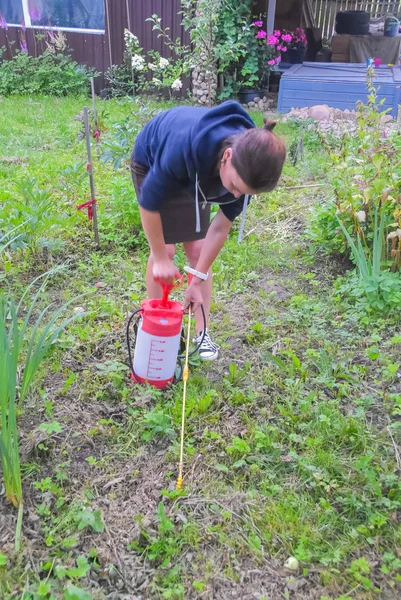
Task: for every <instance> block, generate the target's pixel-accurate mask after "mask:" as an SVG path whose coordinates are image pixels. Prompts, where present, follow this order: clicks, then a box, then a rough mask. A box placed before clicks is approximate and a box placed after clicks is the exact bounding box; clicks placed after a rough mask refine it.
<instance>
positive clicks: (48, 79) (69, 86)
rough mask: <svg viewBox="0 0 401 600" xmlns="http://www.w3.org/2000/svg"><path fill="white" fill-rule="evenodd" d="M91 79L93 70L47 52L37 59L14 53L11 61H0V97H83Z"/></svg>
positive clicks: (18, 52)
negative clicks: (80, 95)
mask: <svg viewBox="0 0 401 600" xmlns="http://www.w3.org/2000/svg"><path fill="white" fill-rule="evenodd" d="M93 75H95V73H94V70H93V69H90V68H88V67H85V66H83V65H79V64H78V63H76V62H75V61H73V60H72V58H71V57H70V56H69V55H68V54H61V53H53V52H51V51H50V50H48V49H47V50H45V51H44V52H43V54H41V55H40V56H29V54H26V53H25V52H20V51H17V52H16V54H15V56H14V57H13V58H12V59H11V60H5V59H2V58H0V94H1V95H4V96H9V95H11V94H29V95H31V94H38V93H39V94H49V95H53V96H67V95H68V94H75V95H78V94H85V93H87V92H88V91H89V85H90V78H91V77H92V76H93Z"/></svg>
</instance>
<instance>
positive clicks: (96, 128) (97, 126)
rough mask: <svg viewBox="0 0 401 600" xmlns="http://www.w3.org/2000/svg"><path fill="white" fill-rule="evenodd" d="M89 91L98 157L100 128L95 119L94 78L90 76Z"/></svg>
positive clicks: (98, 155)
mask: <svg viewBox="0 0 401 600" xmlns="http://www.w3.org/2000/svg"><path fill="white" fill-rule="evenodd" d="M91 92H92V110H93V120H94V122H95V137H96V151H97V157H98V159H99V158H100V147H99V142H100V130H99V123H98V120H97V110H96V94H95V79H94V78H93V77H91Z"/></svg>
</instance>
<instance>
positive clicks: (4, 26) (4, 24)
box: [0, 13, 8, 31]
mask: <svg viewBox="0 0 401 600" xmlns="http://www.w3.org/2000/svg"><path fill="white" fill-rule="evenodd" d="M0 28H1V29H5V30H6V31H7V29H8V25H7V21H6V20H5V18H4V17H3V15H2V14H1V13H0Z"/></svg>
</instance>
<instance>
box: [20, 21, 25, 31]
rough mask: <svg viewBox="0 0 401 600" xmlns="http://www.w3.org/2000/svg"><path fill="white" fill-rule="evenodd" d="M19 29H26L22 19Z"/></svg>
mask: <svg viewBox="0 0 401 600" xmlns="http://www.w3.org/2000/svg"><path fill="white" fill-rule="evenodd" d="M21 29H22V31H26V25H25V21H24V19H22V21H21Z"/></svg>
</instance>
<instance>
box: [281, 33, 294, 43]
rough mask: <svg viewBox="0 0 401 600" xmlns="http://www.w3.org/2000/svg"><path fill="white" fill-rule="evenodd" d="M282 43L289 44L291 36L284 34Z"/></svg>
mask: <svg viewBox="0 0 401 600" xmlns="http://www.w3.org/2000/svg"><path fill="white" fill-rule="evenodd" d="M282 40H283V42H287V44H289V43H290V42H291V40H292V35H291V34H289V33H285V34H284V35H283V37H282Z"/></svg>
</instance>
